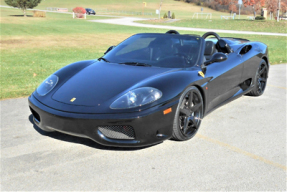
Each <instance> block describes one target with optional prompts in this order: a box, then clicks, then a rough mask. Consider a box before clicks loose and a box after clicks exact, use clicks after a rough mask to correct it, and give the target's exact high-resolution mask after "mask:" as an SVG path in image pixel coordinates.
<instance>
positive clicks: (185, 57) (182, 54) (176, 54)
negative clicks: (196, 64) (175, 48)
mask: <svg viewBox="0 0 287 192" xmlns="http://www.w3.org/2000/svg"><path fill="white" fill-rule="evenodd" d="M173 55H175V56H179V57H182V58H183V59H184V60H185V62H186V63H188V64H189V63H190V59H191V58H190V57H189V56H188V55H187V54H184V53H175V54H173Z"/></svg>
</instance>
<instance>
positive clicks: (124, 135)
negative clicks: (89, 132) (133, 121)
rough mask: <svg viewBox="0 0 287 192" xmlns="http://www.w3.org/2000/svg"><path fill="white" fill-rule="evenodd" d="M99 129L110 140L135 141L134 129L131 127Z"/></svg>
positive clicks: (121, 126)
mask: <svg viewBox="0 0 287 192" xmlns="http://www.w3.org/2000/svg"><path fill="white" fill-rule="evenodd" d="M98 129H99V131H100V132H101V133H102V134H103V135H104V136H106V137H108V138H110V139H135V132H134V128H133V127H132V126H129V125H108V126H100V127H98Z"/></svg>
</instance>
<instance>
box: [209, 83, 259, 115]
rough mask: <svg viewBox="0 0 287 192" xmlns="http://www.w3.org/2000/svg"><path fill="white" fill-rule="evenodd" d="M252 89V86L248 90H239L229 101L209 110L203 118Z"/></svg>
mask: <svg viewBox="0 0 287 192" xmlns="http://www.w3.org/2000/svg"><path fill="white" fill-rule="evenodd" d="M253 88H254V85H252V86H250V87H249V88H248V89H245V90H243V89H240V90H239V91H238V92H237V93H236V94H234V95H233V96H232V97H230V98H229V99H227V100H225V101H223V102H222V103H220V104H219V105H217V106H216V107H214V108H212V109H211V110H209V111H207V112H206V113H205V114H204V117H205V116H207V115H209V114H210V113H211V112H213V111H214V110H216V109H218V108H219V107H221V106H223V105H225V104H227V103H229V102H231V101H233V100H235V99H237V98H239V97H241V96H242V95H245V94H246V93H248V92H249V91H251V90H252V89H253Z"/></svg>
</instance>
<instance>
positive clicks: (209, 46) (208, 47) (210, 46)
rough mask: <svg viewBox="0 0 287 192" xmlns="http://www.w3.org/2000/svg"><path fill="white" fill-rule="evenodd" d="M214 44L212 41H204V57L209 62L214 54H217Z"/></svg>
mask: <svg viewBox="0 0 287 192" xmlns="http://www.w3.org/2000/svg"><path fill="white" fill-rule="evenodd" d="M217 52H218V51H217V49H216V47H215V44H214V43H213V42H212V41H205V50H204V56H205V59H206V60H210V59H211V57H212V55H213V54H214V53H217Z"/></svg>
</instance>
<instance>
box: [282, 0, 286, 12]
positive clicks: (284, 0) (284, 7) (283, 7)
mask: <svg viewBox="0 0 287 192" xmlns="http://www.w3.org/2000/svg"><path fill="white" fill-rule="evenodd" d="M281 11H282V13H283V14H284V13H286V12H287V0H281Z"/></svg>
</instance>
